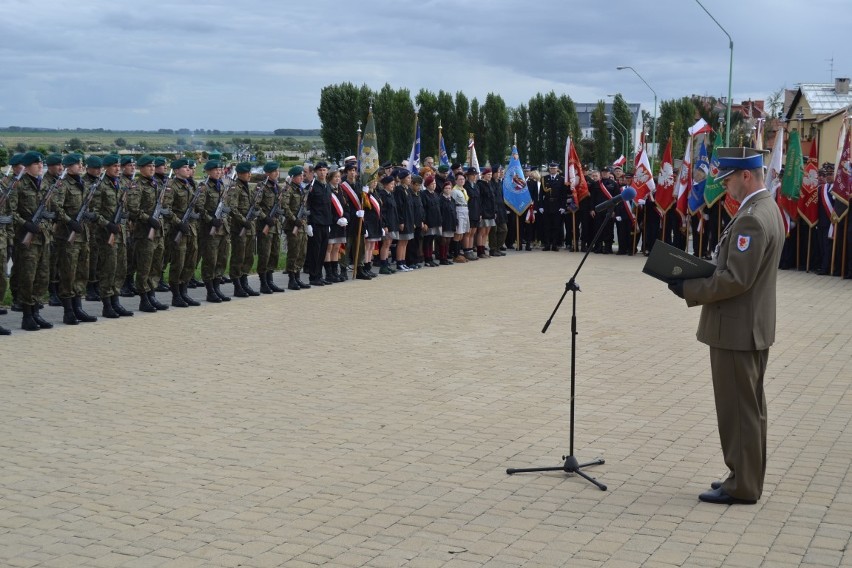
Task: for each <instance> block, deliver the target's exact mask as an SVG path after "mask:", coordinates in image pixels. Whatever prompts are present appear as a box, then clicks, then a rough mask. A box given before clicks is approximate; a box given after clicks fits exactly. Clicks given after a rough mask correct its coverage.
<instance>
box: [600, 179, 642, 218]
mask: <svg viewBox="0 0 852 568" xmlns="http://www.w3.org/2000/svg"><path fill="white" fill-rule="evenodd" d="M634 197H636V190H635V189H633V186H630V185H628V186H625V188H624V189H622V190H621V193H620V194H618V195H616V196H615V197H613V198H612V199H607V200H606V201H604V202H603V203H599V204H598V205H595V213H603V212H604V211H609V210H610V209H613V208H614V207H615V206H616V205H618V204H619V203H622V202H624V201H630V200H632V199H633V198H634Z"/></svg>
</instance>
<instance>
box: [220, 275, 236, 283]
mask: <svg viewBox="0 0 852 568" xmlns="http://www.w3.org/2000/svg"><path fill="white" fill-rule="evenodd" d="M219 280H221V281H222V282H221V283H222V284H230V283H231V282H232V281H233V279H232V278H231V277H230V276H222V277H221V278H220V279H219Z"/></svg>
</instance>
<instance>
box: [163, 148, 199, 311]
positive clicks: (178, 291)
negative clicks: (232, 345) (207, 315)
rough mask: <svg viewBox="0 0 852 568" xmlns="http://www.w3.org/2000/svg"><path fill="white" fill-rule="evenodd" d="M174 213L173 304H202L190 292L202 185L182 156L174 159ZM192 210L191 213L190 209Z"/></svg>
mask: <svg viewBox="0 0 852 568" xmlns="http://www.w3.org/2000/svg"><path fill="white" fill-rule="evenodd" d="M171 168H172V173H173V176H174V177H172V179H171V180H170V181H169V188H170V191H171V194H172V217H171V225H172V226H171V229H170V231H169V235H170V236H169V251H170V252H169V260H170V262H171V267H170V268H169V289H170V290H171V292H172V305H173V306H175V307H177V308H186V307H188V306H199V305H200V304H199V303H198V302H197V301H195V300H194V299H193V298H191V297H190V296H189V293H188V288H189V282H190V280H192V278H193V276H194V275H195V264H196V263H197V261H198V220H199V219H200V218H201V213H200V208H199V204H198V201H199V195H200V192H201V191H203V187H201V186H195V185H194V183H193V182H192V178H191V177H190V176H191V170H190V167H189V161H188V160H187V159H186V158H179V159H177V160H174V161H172V163H171ZM187 211H189V213H187Z"/></svg>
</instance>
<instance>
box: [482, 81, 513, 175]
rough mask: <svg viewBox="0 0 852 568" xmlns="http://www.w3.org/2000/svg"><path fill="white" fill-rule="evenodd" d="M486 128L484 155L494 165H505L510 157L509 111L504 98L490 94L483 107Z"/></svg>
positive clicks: (486, 97)
mask: <svg viewBox="0 0 852 568" xmlns="http://www.w3.org/2000/svg"><path fill="white" fill-rule="evenodd" d="M482 116H483V122H484V127H485V134H484V136H483V142H484V146H483V150H484V152H483V154H484V156H485V157H486V158H487V159H488V161H489V162H490V163H491V164H492V165H497V164H503V163H505V161H506V157H507V156H508V155H509V150H510V148H509V144H510V142H509V111H508V109H507V108H506V103H505V102H504V101H503V97H501V96H500V95H495V94H494V93H488V94H487V95H486V96H485V103H484V104H483V105H482Z"/></svg>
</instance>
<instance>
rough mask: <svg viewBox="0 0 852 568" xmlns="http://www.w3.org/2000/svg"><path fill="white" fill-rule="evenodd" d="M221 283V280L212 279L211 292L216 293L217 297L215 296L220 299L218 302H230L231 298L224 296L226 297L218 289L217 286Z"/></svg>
mask: <svg viewBox="0 0 852 568" xmlns="http://www.w3.org/2000/svg"><path fill="white" fill-rule="evenodd" d="M221 283H222V279H221V278H214V279H213V292H215V293H216V295H217V296H219V299H220V300H222V301H223V302H230V301H231V297H230V296H226V295H225V294H224V293H223V292H222V289H221V288H220V287H219V286H220V285H221Z"/></svg>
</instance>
